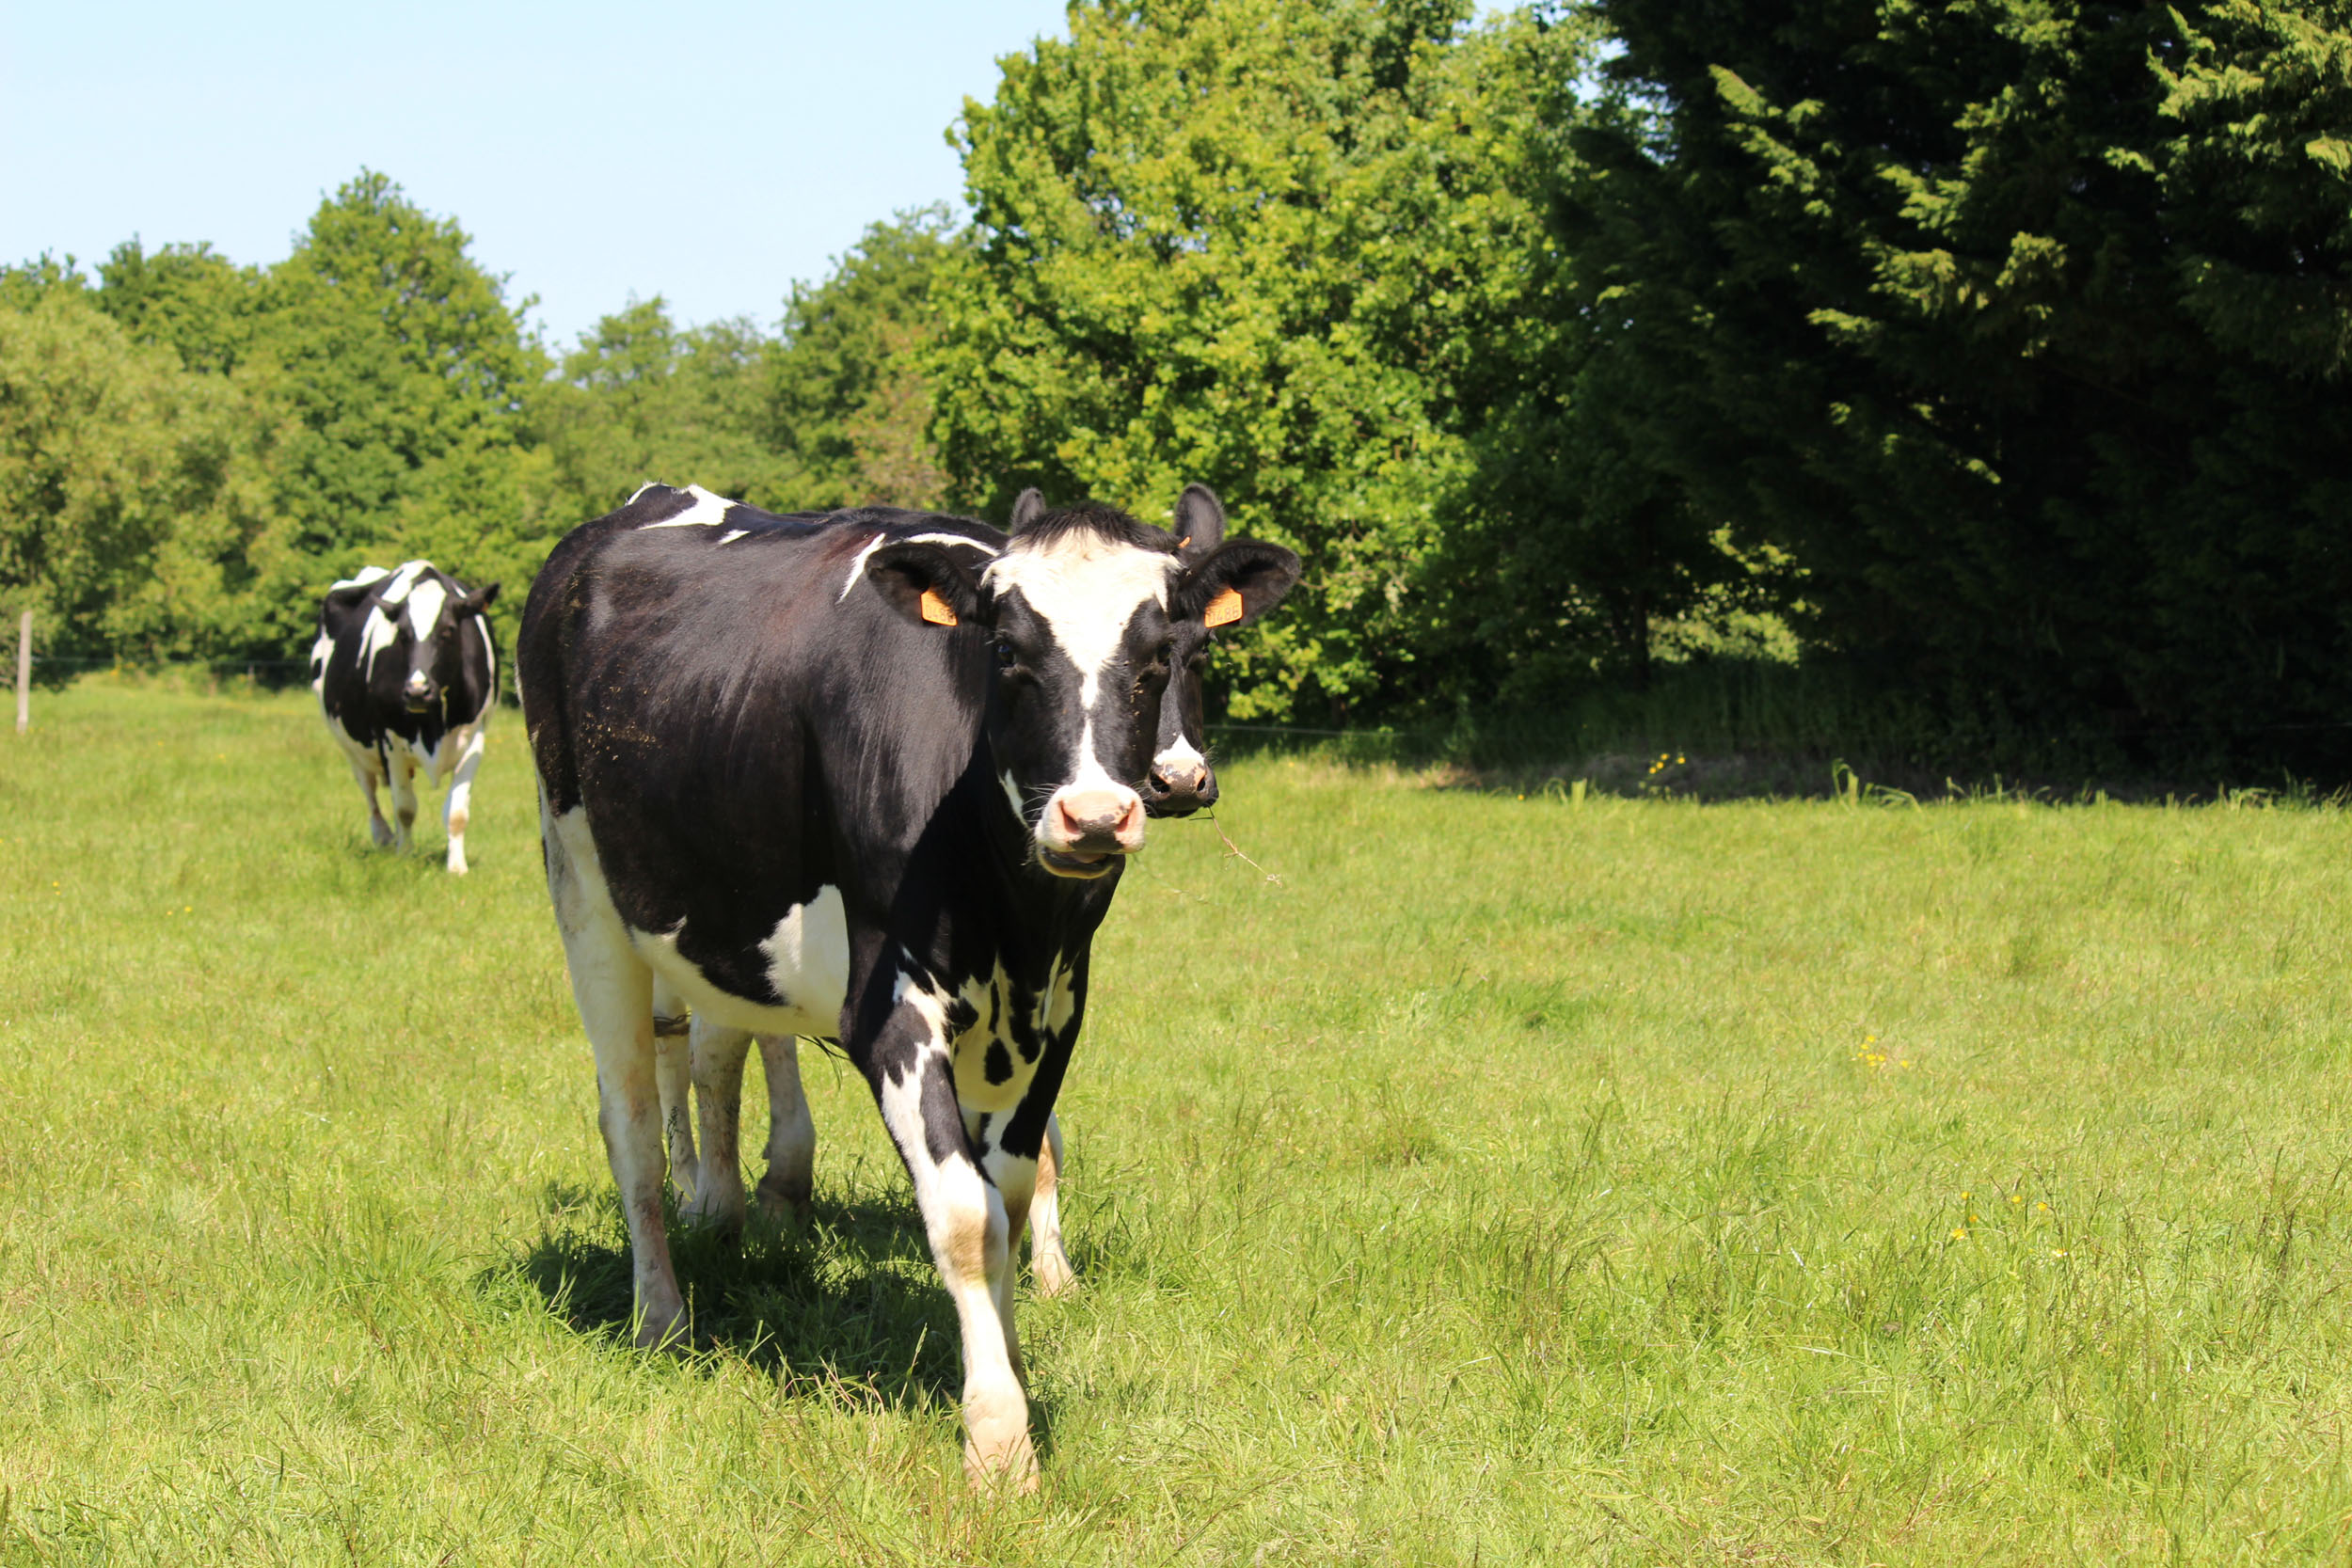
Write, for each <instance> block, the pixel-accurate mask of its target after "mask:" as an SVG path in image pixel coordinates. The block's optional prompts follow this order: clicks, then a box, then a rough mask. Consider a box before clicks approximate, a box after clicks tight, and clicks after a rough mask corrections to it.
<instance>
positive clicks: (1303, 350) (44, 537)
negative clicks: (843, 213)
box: [0, 0, 2352, 775]
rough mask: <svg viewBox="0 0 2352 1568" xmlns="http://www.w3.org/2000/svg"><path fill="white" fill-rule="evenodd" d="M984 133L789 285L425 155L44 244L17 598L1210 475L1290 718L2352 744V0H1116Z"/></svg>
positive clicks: (513, 550)
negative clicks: (290, 220) (755, 293)
mask: <svg viewBox="0 0 2352 1568" xmlns="http://www.w3.org/2000/svg"><path fill="white" fill-rule="evenodd" d="M947 107H948V106H944V105H943V106H942V118H943V119H944V118H946V112H947ZM954 135H955V136H956V137H957V139H958V142H959V145H960V148H961V153H962V158H963V166H964V172H965V182H966V198H967V202H968V204H969V207H970V212H971V217H970V221H969V222H968V223H964V224H961V225H959V224H956V223H953V222H951V221H950V220H949V219H948V217H947V216H946V214H943V213H928V214H912V215H902V216H901V217H899V218H897V219H894V220H891V221H889V222H886V223H883V224H880V225H878V226H877V227H876V228H875V229H874V230H871V231H869V233H868V235H867V236H866V240H865V242H864V243H863V244H862V245H860V246H859V247H857V248H856V249H855V250H853V251H852V252H851V253H850V254H849V255H847V256H845V257H844V258H842V260H841V261H840V263H839V265H838V267H837V269H836V270H835V272H834V274H833V275H832V276H831V277H827V278H825V279H823V280H821V281H819V282H818V283H815V284H813V285H809V286H806V287H803V288H798V289H796V290H795V291H794V292H793V293H792V294H791V295H790V297H789V299H788V300H787V304H786V309H785V312H784V315H783V318H782V320H781V322H780V323H777V324H775V325H773V326H772V327H769V326H764V325H760V324H755V323H751V322H731V323H718V324H710V325H702V326H697V327H691V328H685V327H680V326H679V325H676V324H675V323H674V322H673V321H671V320H670V319H669V317H668V316H667V314H666V313H665V311H664V310H663V309H662V308H661V305H660V302H659V301H658V300H657V301H653V302H649V303H644V304H637V305H632V306H630V307H629V308H628V309H625V310H623V311H621V312H620V313H618V314H616V315H614V316H612V317H609V318H607V319H606V320H605V321H604V322H603V323H602V324H601V325H599V327H598V328H597V329H596V331H595V332H593V333H590V334H588V335H587V336H586V337H585V338H583V340H582V341H580V342H579V343H578V344H577V345H575V346H574V347H572V348H571V349H570V350H568V351H566V352H563V353H561V354H556V353H552V352H549V351H548V350H546V349H544V348H543V347H542V346H541V345H540V344H539V343H537V342H536V341H533V340H532V338H531V337H529V336H528V335H527V334H526V333H525V332H524V330H523V328H522V326H521V325H520V321H519V318H518V314H517V310H516V308H515V307H514V306H512V305H510V303H509V302H508V301H507V299H506V297H505V294H504V291H503V289H502V287H501V283H500V280H498V279H495V278H492V277H487V276H485V275H484V274H483V273H482V272H481V270H480V269H479V268H478V267H477V266H476V265H475V263H474V262H473V261H471V260H470V259H469V256H468V254H467V251H466V245H465V238H464V235H463V234H462V232H461V231H460V230H458V229H457V228H456V226H455V225H454V223H453V222H451V221H449V220H447V219H442V218H437V217H434V216H431V215H429V214H425V213H423V212H421V211H420V210H419V209H417V208H416V207H415V206H413V205H411V204H410V203H409V202H408V201H407V200H406V199H405V198H404V197H403V196H402V194H401V193H400V191H399V190H398V189H397V188H396V187H394V186H392V185H391V184H390V183H389V182H388V181H386V180H384V179H383V178H381V177H380V176H374V175H368V176H363V177H362V178H361V179H359V180H358V181H356V182H354V183H353V184H351V185H349V186H347V187H345V188H344V189H343V190H342V191H341V192H339V193H338V194H337V196H336V197H335V198H333V199H331V200H329V201H327V202H326V204H324V205H323V206H322V208H321V209H320V211H319V213H318V214H317V215H316V216H315V217H314V218H313V220H312V223H311V226H310V230H309V233H308V234H307V236H306V237H305V239H304V240H303V242H302V243H301V244H300V245H297V247H296V248H295V251H294V254H293V255H292V256H291V257H289V258H288V259H287V260H286V261H282V262H280V263H278V264H277V265H276V266H273V267H269V268H266V269H257V268H250V267H240V266H237V265H234V264H232V263H231V262H230V261H228V260H226V259H224V258H220V257H218V256H215V255H214V254H213V253H212V252H211V251H209V250H208V249H205V248H204V247H202V246H195V247H186V246H180V247H167V248H164V249H161V250H158V251H154V252H147V251H145V250H143V249H141V248H140V247H139V246H138V245H136V244H132V245H125V246H123V247H122V248H120V249H119V250H118V251H117V252H116V253H115V254H114V255H113V256H112V257H110V258H109V259H108V260H107V261H105V262H104V263H103V264H101V265H100V266H99V267H98V268H97V269H96V276H95V277H78V276H75V275H73V274H72V272H71V270H70V269H67V268H64V267H61V266H57V265H53V264H48V263H35V264H32V265H29V266H27V267H24V268H20V269H17V270H16V271H14V272H12V273H10V274H8V275H7V277H6V278H5V279H0V466H5V467H7V468H8V470H9V471H8V473H6V474H0V481H5V482H6V483H0V593H11V592H12V593H15V594H19V595H32V596H36V597H38V598H39V599H40V602H41V603H42V605H43V607H44V608H45V609H46V610H48V611H49V612H50V616H51V618H52V620H53V622H54V624H55V625H56V627H57V628H58V631H57V633H56V645H57V646H59V647H66V646H71V647H73V648H77V649H91V650H103V651H106V652H114V653H119V654H123V655H128V656H134V657H168V656H174V655H217V654H222V653H234V654H246V653H258V652H262V651H264V650H266V651H270V652H282V651H286V650H289V649H292V648H294V647H295V646H296V645H297V644H298V643H299V642H300V641H302V640H303V636H304V631H303V628H304V627H305V626H307V625H308V621H309V617H310V604H311V602H312V601H313V598H314V595H315V594H316V593H317V592H318V590H319V589H320V588H321V587H323V586H324V584H325V583H326V581H327V580H329V579H331V578H333V577H335V576H338V575H342V573H344V572H347V571H348V570H349V569H350V567H351V566H352V565H354V564H356V563H357V562H358V561H359V560H361V559H375V560H389V559H391V558H393V557H396V556H402V555H409V554H430V555H431V556H433V557H434V559H436V560H437V561H440V562H443V563H444V564H447V565H449V566H451V567H452V568H453V569H454V570H456V571H458V572H460V573H461V574H467V575H471V576H474V577H492V576H497V577H503V578H509V579H510V580H513V581H515V582H516V583H517V584H519V582H520V581H521V580H523V579H525V578H528V576H529V573H530V571H531V569H532V567H533V566H534V565H535V563H536V562H537V560H538V559H539V557H540V556H541V555H542V554H543V553H544V551H545V550H546V549H547V547H548V546H549V545H550V544H551V543H552V541H553V540H554V539H555V538H556V537H557V536H559V535H560V534H561V533H562V532H563V531H564V530H565V529H567V528H569V527H570V526H572V525H573V524H574V523H576V522H578V521H580V519H582V518H584V517H587V516H591V515H596V514H597V513H600V512H602V511H604V510H607V509H609V508H610V507H611V506H612V505H613V504H615V503H616V502H617V501H618V500H619V499H622V498H623V497H625V496H626V495H627V494H628V492H629V491H630V490H631V489H633V488H634V487H635V486H636V485H637V484H638V483H643V482H644V480H646V479H651V478H661V479H666V480H670V481H672V482H676V483H684V482H687V481H693V482H697V483H703V484H705V485H707V486H708V487H710V488H712V489H717V490H721V491H723V492H727V493H732V494H736V495H739V496H742V497H744V498H746V499H752V500H755V501H759V502H762V503H765V504H769V505H773V506H782V507H809V506H821V505H833V504H843V503H849V502H854V501H860V500H867V499H884V500H893V501H898V502H901V503H906V504H933V503H937V504H945V505H948V506H952V507H956V508H959V509H966V510H974V511H977V512H979V513H980V514H981V515H993V514H998V513H1001V511H1002V508H1003V507H1004V505H1005V504H1006V503H1007V502H1008V501H1009V498H1010V497H1011V496H1012V495H1013V494H1014V493H1015V492H1017V491H1018V490H1019V489H1020V488H1022V487H1023V486H1025V485H1028V484H1033V483H1034V484H1040V485H1042V486H1043V487H1044V488H1045V490H1046V492H1047V494H1048V495H1049V496H1055V497H1060V496H1076V495H1081V494H1091V495H1096V496H1100V497H1103V498H1104V499H1113V500H1117V501H1120V502H1122V503H1124V504H1126V505H1129V506H1131V507H1133V508H1136V510H1138V511H1141V512H1145V513H1149V512H1152V510H1154V509H1157V508H1160V507H1164V506H1165V505H1166V504H1167V502H1168V499H1169V498H1170V497H1172V496H1173V495H1174V494H1175V493H1176V491H1177V489H1178V488H1179V487H1180V486H1181V485H1182V484H1183V483H1184V482H1186V481H1188V480H1193V479H1200V480H1205V481H1207V482H1208V483H1212V484H1215V485H1216V486H1217V488H1218V489H1219V491H1220V493H1221V494H1223V495H1224V497H1225V498H1226V499H1227V502H1228V504H1229V507H1230V508H1231V509H1232V512H1233V513H1234V515H1235V516H1236V519H1237V521H1238V522H1239V523H1240V525H1241V526H1243V527H1245V528H1248V530H1250V531H1253V532H1257V533H1260V534H1263V535H1265V536H1269V537H1273V538H1277V539H1280V540H1282V541H1284V542H1286V543H1289V544H1291V545H1293V546H1295V547H1297V548H1298V549H1299V550H1300V551H1301V552H1302V554H1304V555H1305V556H1306V558H1307V559H1308V561H1309V562H1310V576H1309V578H1308V580H1307V582H1306V583H1305V584H1304V585H1303V586H1302V588H1301V590H1300V591H1299V592H1298V593H1297V594H1295V595H1294V596H1293V598H1292V600H1291V601H1290V607H1289V608H1288V610H1286V612H1285V614H1284V615H1282V616H1281V617H1279V618H1277V619H1276V621H1275V622H1274V623H1273V624H1272V625H1271V626H1267V627H1265V628H1263V629H1262V630H1258V631H1255V632H1253V633H1252V634H1251V635H1250V636H1248V637H1247V638H1244V639H1242V640H1240V641H1239V642H1238V643H1237V644H1236V645H1235V646H1233V647H1232V648H1230V649H1228V650H1227V652H1226V655H1225V658H1226V664H1225V668H1224V681H1223V688H1224V690H1225V692H1226V700H1227V701H1228V702H1229V703H1230V711H1231V712H1232V714H1233V715H1235V716H1237V717H1265V718H1294V719H1303V720H1310V721H1318V722H1320V721H1327V720H1331V719H1336V720H1341V721H1365V720H1385V721H1408V722H1429V721H1434V720H1441V719H1451V718H1454V717H1456V716H1459V715H1463V714H1492V713H1496V712H1508V711H1512V710H1522V711H1530V712H1540V711H1542V710H1544V709H1546V708H1548V707H1550V706H1555V705H1559V704H1561V703H1562V702H1564V701H1565V700H1567V699H1568V698H1570V697H1572V696H1573V695H1575V694H1576V693H1577V692H1579V691H1581V690H1586V689H1592V688H1594V687H1596V686H1615V687H1619V688H1622V687H1627V686H1632V687H1639V686H1641V685H1643V684H1644V683H1646V682H1648V681H1650V680H1652V679H1653V678H1656V675H1657V673H1658V671H1659V669H1660V667H1661V665H1670V664H1676V663H1683V662H1688V661H1690V660H1692V659H1705V658H1723V657H1750V658H1763V657H1770V658H1781V659H1788V658H1798V659H1802V660H1804V661H1806V662H1808V663H1811V664H1814V665H1818V666H1825V667H1834V668H1835V669H1836V671H1837V672H1838V673H1839V675H1840V677H1841V679H1843V680H1844V681H1846V683H1847V686H1846V689H1852V690H1861V691H1864V692H1866V693H1871V694H1874V695H1872V696H1871V698H1870V701H1871V702H1872V703H1873V704H1874V705H1875V709H1874V710H1875V711H1877V712H1879V713H1881V714H1883V715H1884V716H1885V723H1886V727H1887V729H1888V731H1889V733H1898V732H1899V733H1900V734H1902V735H1905V736H1913V737H1916V738H1918V739H1919V741H1920V744H1922V745H1927V746H1937V747H1943V748H1946V749H1947V750H1948V751H1951V752H1954V753H1958V754H1965V755H1966V756H1968V757H1971V758H1973V759H1976V760H1979V761H1984V762H1991V763H1994V764H1999V763H2004V762H2006V763H2009V764H2010V765H2017V764H2025V765H2028V766H2030V765H2032V764H2033V763H2035V762H2037V761H2042V762H2055V761H2063V760H2070V759H2078V758H2096V759H2098V760H2100V761H2103V762H2109V761H2123V762H2140V763H2148V762H2162V763H2167V764H2173V763H2179V762H2182V761H2206V760H2218V761H2226V762H2231V763H2265V764H2278V765H2286V766H2293V767H2297V768H2304V769H2306V770H2319V771H2324V772H2330V773H2334V774H2337V775H2344V774H2352V766H2347V765H2348V764H2352V731H2348V730H2347V729H2346V728H2345V727H2344V726H2345V723H2346V721H2352V612H2348V611H2347V610H2345V609H2344V606H2345V605H2346V604H2347V603H2348V602H2352V598H2348V597H2347V595H2346V594H2345V592H2344V591H2345V589H2346V588H2347V587H2352V583H2347V581H2346V580H2345V578H2346V576H2347V570H2348V569H2352V568H2348V566H2347V562H2352V548H2348V546H2352V440H2347V437H2348V436H2352V431H2348V430H2346V429H2345V424H2346V418H2347V404H2346V399H2345V385H2346V384H2345V379H2344V372H2345V358H2346V355H2347V353H2352V275H2348V274H2347V270H2346V261H2347V254H2348V252H2352V7H2347V6H2346V5H2344V4H2341V3H2336V0H2297V3H2290V4H2272V5H2255V4H2251V3H2248V0H2207V3H2204V4H2199V5H2182V6H2177V7H2176V6H2166V5H2124V4H2109V5H2100V4H2080V3H2065V0H2058V3H2052V0H1981V3H1976V4H1970V5H1964V6H1960V5H1955V6H1936V7H1915V6H1910V5H1903V4H1897V3H1895V0H1879V3H1876V4H1870V3H1864V0H1802V3H1800V0H1741V3H1740V4H1738V5H1724V4H1710V3H1698V4H1692V3H1691V0H1590V3H1589V4H1545V5H1537V6H1534V7H1530V8H1521V9H1519V10H1517V11H1515V12H1511V13H1508V14H1505V15H1502V16H1494V17H1487V18H1484V19H1480V18H1476V17H1474V16H1473V15H1472V13H1471V10H1470V8H1469V7H1468V6H1467V5H1463V4H1458V3H1455V0H1321V3H1314V4H1307V3H1298V0H1288V3H1278V0H1124V3H1119V0H1107V3H1106V0H1082V3H1080V4H1077V5H1074V6H1073V7H1072V8H1071V11H1070V37H1069V38H1068V40H1042V41H1040V42H1039V43H1037V44H1035V45H1034V46H1032V47H1031V48H1030V49H1028V50H1027V51H1025V52H1024V53H1022V54H1019V55H1012V56H1009V57H1008V58H1007V59H1006V60H1005V62H1004V63H1003V71H1002V74H1001V78H1000V81H999V83H998V86H997V88H996V91H995V94H994V96H993V100H992V101H991V102H989V103H967V104H966V105H965V106H964V112H963V115H962V117H961V119H960V120H959V121H958V123H957V126H956V129H955V132H954ZM19 470H21V472H20V471H19Z"/></svg>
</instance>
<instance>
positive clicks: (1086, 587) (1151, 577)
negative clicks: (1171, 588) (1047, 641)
mask: <svg viewBox="0 0 2352 1568" xmlns="http://www.w3.org/2000/svg"><path fill="white" fill-rule="evenodd" d="M1175 572H1176V558H1175V557H1174V556H1172V555H1169V554H1167V553H1165V552H1164V551H1160V550H1147V549H1142V548H1139V547H1137V546H1134V545H1120V544H1113V543H1108V542H1105V541H1104V540H1103V539H1101V538H1099V537H1097V536H1095V535H1093V534H1091V533H1085V532H1079V533H1071V534H1065V535H1063V536H1062V537H1061V538H1059V539H1057V540H1055V541H1054V542H1053V543H1052V544H1050V545H1048V546H1045V547H1043V548H1041V549H1024V548H1023V547H1022V542H1021V541H1020V540H1019V539H1015V540H1014V541H1013V542H1012V546H1011V548H1009V549H1008V550H1006V551H1005V553H1004V554H1002V555H1000V556H998V557H997V558H996V559H995V560H994V561H993V562H991V563H990V564H989V568H988V571H987V572H986V574H985V580H986V581H987V583H988V585H989V586H990V587H991V588H993V589H994V590H995V591H996V592H997V593H998V594H1009V593H1012V592H1014V591H1015V590H1018V591H1019V593H1020V594H1021V596H1022V597H1023V598H1024V599H1026V600H1027V601H1028V604H1029V608H1030V609H1031V610H1035V611H1036V612H1037V614H1038V616H1039V617H1040V618H1041V619H1042V620H1043V621H1044V622H1045V624H1046V626H1048V627H1050V628H1051V629H1052V631H1053V634H1054V641H1055V642H1056V643H1057V645H1058V646H1059V647H1060V648H1061V651H1062V652H1063V653H1064V654H1066V655H1068V656H1069V658H1070V662H1071V663H1073V664H1074V665H1076V666H1077V667H1078V674H1079V678H1080V680H1081V682H1082V683H1083V684H1082V685H1081V686H1080V688H1079V697H1078V700H1079V702H1080V703H1081V704H1082V705H1084V706H1085V707H1086V708H1088V709H1089V710H1091V709H1092V708H1093V706H1094V703H1095V697H1096V694H1097V692H1098V690H1099V689H1100V687H1101V685H1102V679H1103V672H1104V669H1106V668H1107V667H1108V666H1109V664H1110V661H1111V660H1112V659H1113V658H1114V657H1117V656H1118V653H1119V645H1120V640H1121V639H1122V638H1124V637H1125V636H1126V632H1127V623H1128V622H1129V621H1132V620H1134V619H1135V614H1136V610H1138V609H1140V608H1141V607H1142V605H1143V603H1144V601H1145V600H1147V599H1148V600H1150V601H1151V602H1152V603H1153V604H1156V605H1158V606H1160V608H1161V609H1163V610H1165V609H1166V608H1167V607H1168V578H1170V577H1172V576H1174V575H1175Z"/></svg>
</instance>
